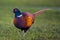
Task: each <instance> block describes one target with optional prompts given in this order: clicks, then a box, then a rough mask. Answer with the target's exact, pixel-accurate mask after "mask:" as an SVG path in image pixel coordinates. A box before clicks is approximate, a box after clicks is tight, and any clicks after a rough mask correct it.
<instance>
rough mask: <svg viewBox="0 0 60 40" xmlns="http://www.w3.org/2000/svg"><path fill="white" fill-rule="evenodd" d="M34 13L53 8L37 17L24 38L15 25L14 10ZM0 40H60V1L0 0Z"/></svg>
mask: <svg viewBox="0 0 60 40" xmlns="http://www.w3.org/2000/svg"><path fill="white" fill-rule="evenodd" d="M15 7H17V8H19V9H20V10H21V12H24V11H28V12H30V13H34V12H36V11H39V10H41V9H46V8H51V9H52V10H48V11H46V12H45V13H44V14H41V15H40V16H38V17H36V20H35V23H34V24H33V25H32V27H31V28H30V29H29V30H28V32H27V33H26V35H25V36H24V37H23V35H22V32H21V30H19V29H17V28H16V27H15V26H14V25H13V19H14V14H13V11H12V10H13V8H15ZM0 40H60V0H0Z"/></svg>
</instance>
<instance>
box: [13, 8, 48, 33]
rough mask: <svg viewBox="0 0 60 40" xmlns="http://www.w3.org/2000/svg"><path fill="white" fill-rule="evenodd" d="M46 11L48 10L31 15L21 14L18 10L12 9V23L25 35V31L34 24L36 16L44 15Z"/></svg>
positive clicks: (27, 13)
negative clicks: (13, 15)
mask: <svg viewBox="0 0 60 40" xmlns="http://www.w3.org/2000/svg"><path fill="white" fill-rule="evenodd" d="M47 10H49V9H43V10H40V11H37V12H35V13H33V14H31V13H30V12H21V11H20V10H19V9H18V8H14V9H13V13H14V14H15V17H14V21H13V23H14V25H15V26H16V27H17V28H18V29H21V31H24V33H26V31H27V30H28V29H29V28H30V27H31V25H32V24H33V23H34V21H35V18H36V16H38V15H40V14H42V13H44V12H45V11H47Z"/></svg>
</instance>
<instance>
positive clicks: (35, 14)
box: [33, 9, 51, 17]
mask: <svg viewBox="0 0 60 40" xmlns="http://www.w3.org/2000/svg"><path fill="white" fill-rule="evenodd" d="M47 10H51V9H42V10H40V11H37V12H35V13H33V15H34V17H36V16H38V15H40V14H42V13H44V12H46V11H47Z"/></svg>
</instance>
